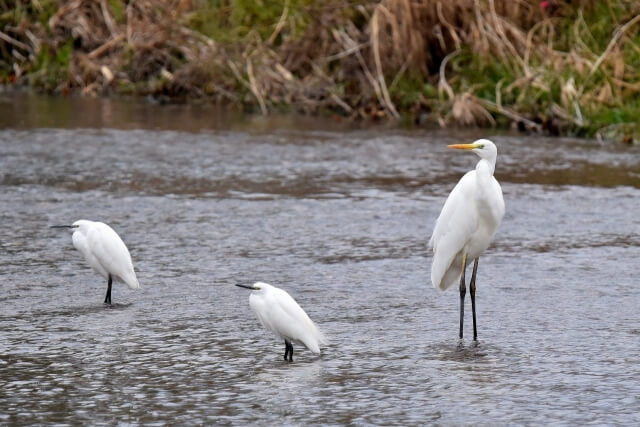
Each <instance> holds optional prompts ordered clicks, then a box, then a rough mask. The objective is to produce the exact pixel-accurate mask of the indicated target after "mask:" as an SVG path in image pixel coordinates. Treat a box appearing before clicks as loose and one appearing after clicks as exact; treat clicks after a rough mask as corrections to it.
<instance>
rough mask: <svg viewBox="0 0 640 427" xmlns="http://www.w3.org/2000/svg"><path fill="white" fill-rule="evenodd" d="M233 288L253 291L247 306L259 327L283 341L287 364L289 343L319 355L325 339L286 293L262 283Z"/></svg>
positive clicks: (291, 348) (291, 355)
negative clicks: (256, 319) (260, 325)
mask: <svg viewBox="0 0 640 427" xmlns="http://www.w3.org/2000/svg"><path fill="white" fill-rule="evenodd" d="M236 286H239V287H241V288H246V289H251V290H252V291H253V292H251V295H250V296H249V306H250V307H251V309H252V310H253V312H254V313H255V314H256V316H257V317H258V320H259V321H260V323H261V324H262V326H264V327H265V328H266V329H268V330H270V331H271V332H273V333H274V334H276V336H278V337H279V338H280V339H283V340H284V345H285V347H284V360H287V356H288V360H289V362H293V344H291V343H292V342H295V343H298V344H303V345H304V346H305V347H307V348H308V349H309V350H311V351H312V352H313V353H315V354H320V344H325V343H326V340H325V338H324V335H323V334H322V332H320V331H319V330H318V328H317V327H316V325H315V324H314V323H313V321H312V320H311V319H310V318H309V316H307V313H305V312H304V310H303V309H302V308H301V307H300V306H299V305H298V303H297V302H296V300H294V299H293V298H292V297H291V295H289V294H288V293H287V291H285V290H283V289H280V288H277V287H275V286H271V285H269V284H267V283H263V282H256V283H254V284H253V285H252V286H249V285H236Z"/></svg>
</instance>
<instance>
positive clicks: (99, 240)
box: [51, 219, 140, 304]
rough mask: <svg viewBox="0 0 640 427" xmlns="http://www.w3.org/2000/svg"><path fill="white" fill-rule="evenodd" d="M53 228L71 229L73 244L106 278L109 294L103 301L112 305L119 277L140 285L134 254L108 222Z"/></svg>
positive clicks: (129, 282)
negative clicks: (113, 291) (135, 269)
mask: <svg viewBox="0 0 640 427" xmlns="http://www.w3.org/2000/svg"><path fill="white" fill-rule="evenodd" d="M51 228H71V229H72V230H75V231H74V232H73V236H72V238H71V239H72V241H73V246H75V248H76V249H77V250H79V251H80V252H81V253H82V255H84V258H85V259H86V260H87V262H88V263H89V265H90V266H91V267H92V268H93V269H94V270H95V271H96V272H97V273H99V274H100V275H101V276H102V277H104V278H105V279H107V295H106V296H105V298H104V302H105V303H107V304H111V283H112V281H113V279H119V280H121V281H123V282H124V283H126V284H127V285H129V287H130V288H132V289H138V288H140V283H139V282H138V278H137V277H136V273H135V271H134V270H133V263H132V262H131V255H130V254H129V250H128V249H127V246H126V245H125V244H124V242H123V241H122V239H121V238H120V236H118V234H117V233H116V232H115V231H113V229H112V228H111V227H109V226H108V225H107V224H105V223H102V222H97V221H88V220H85V219H81V220H78V221H76V222H74V223H73V225H53V226H51Z"/></svg>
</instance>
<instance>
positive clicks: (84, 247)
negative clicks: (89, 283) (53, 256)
mask: <svg viewBox="0 0 640 427" xmlns="http://www.w3.org/2000/svg"><path fill="white" fill-rule="evenodd" d="M71 240H72V242H73V246H74V247H75V248H76V249H77V250H78V252H80V253H81V254H82V255H83V256H84V258H85V260H86V261H87V263H88V264H89V265H90V266H91V268H93V269H94V270H95V271H96V272H97V273H98V274H100V275H101V276H102V277H104V278H105V279H107V278H108V276H109V273H108V272H107V270H105V268H104V267H103V266H102V264H101V263H100V261H99V260H98V258H96V256H95V254H94V253H93V251H92V250H91V248H90V246H89V243H88V241H87V236H85V235H84V234H83V233H82V232H81V231H79V230H77V231H75V232H74V233H73V235H72V236H71Z"/></svg>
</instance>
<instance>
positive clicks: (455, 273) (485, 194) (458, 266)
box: [429, 139, 504, 340]
mask: <svg viewBox="0 0 640 427" xmlns="http://www.w3.org/2000/svg"><path fill="white" fill-rule="evenodd" d="M449 148H456V149H459V150H471V151H472V152H473V153H476V154H477V155H478V156H480V161H479V162H478V164H477V165H476V168H475V170H472V171H469V172H467V173H466V174H465V175H464V176H463V177H462V178H461V179H460V181H458V184H456V186H455V187H454V188H453V191H451V194H449V197H448V198H447V201H446V202H445V204H444V207H443V208H442V212H440V216H439V217H438V220H437V221H436V226H435V228H434V230H433V235H432V236H431V240H430V242H429V244H430V245H431V246H432V247H433V265H432V267H431V281H432V282H433V286H434V287H436V288H439V289H440V290H442V291H444V290H446V289H447V288H449V287H450V286H451V285H452V284H454V283H455V282H456V281H457V280H458V278H460V338H462V325H463V320H464V296H465V294H466V288H465V279H464V271H465V269H466V267H467V259H473V260H474V263H473V273H472V276H471V283H470V286H469V287H470V291H471V310H472V312H473V339H474V340H477V339H478V331H477V328H476V272H477V270H478V259H479V257H480V254H482V252H484V251H485V249H487V247H489V244H490V243H491V241H492V240H493V237H494V236H495V234H496V231H497V230H498V226H499V225H500V222H501V221H502V217H503V216H504V199H503V198H502V189H501V188H500V184H499V183H498V181H497V180H496V179H495V178H494V177H493V172H494V170H495V166H496V156H497V153H498V150H497V148H496V146H495V144H494V143H493V142H491V141H489V140H488V139H479V140H477V141H475V142H474V143H473V144H454V145H449Z"/></svg>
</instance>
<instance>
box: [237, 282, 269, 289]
mask: <svg viewBox="0 0 640 427" xmlns="http://www.w3.org/2000/svg"><path fill="white" fill-rule="evenodd" d="M236 286H238V287H240V288H245V289H250V290H252V291H263V290H266V289H268V288H270V287H271V285H269V284H267V283H264V282H256V283H254V284H253V285H236Z"/></svg>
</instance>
